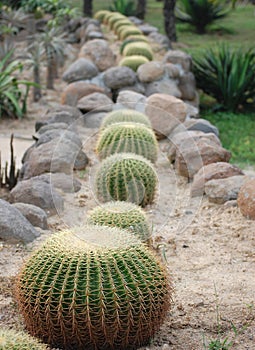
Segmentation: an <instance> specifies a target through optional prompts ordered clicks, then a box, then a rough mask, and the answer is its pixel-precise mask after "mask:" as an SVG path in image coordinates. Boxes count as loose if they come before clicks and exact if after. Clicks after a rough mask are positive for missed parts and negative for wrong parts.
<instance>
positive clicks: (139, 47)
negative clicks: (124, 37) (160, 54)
mask: <svg viewBox="0 0 255 350" xmlns="http://www.w3.org/2000/svg"><path fill="white" fill-rule="evenodd" d="M123 55H124V56H133V55H135V56H137V55H138V56H139V55H141V56H144V57H146V58H148V60H149V61H152V60H153V52H152V49H151V48H150V45H148V44H147V43H144V42H134V43H130V44H127V45H126V47H125V48H124V50H123Z"/></svg>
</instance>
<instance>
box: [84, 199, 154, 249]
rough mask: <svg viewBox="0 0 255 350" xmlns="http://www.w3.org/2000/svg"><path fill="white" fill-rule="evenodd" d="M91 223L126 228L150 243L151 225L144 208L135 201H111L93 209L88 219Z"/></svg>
mask: <svg viewBox="0 0 255 350" xmlns="http://www.w3.org/2000/svg"><path fill="white" fill-rule="evenodd" d="M87 221H88V223H89V224H93V225H102V226H110V227H120V228H123V229H126V230H128V231H130V232H132V233H133V234H135V235H136V236H137V237H139V238H140V239H141V241H142V242H146V243H149V241H150V239H151V225H150V224H149V220H148V218H147V215H146V213H145V211H144V210H143V209H141V208H140V207H139V206H137V205H136V204H134V203H128V202H120V201H115V202H109V203H104V204H102V205H100V206H97V207H95V208H94V209H92V210H91V211H90V212H89V214H88V219H87Z"/></svg>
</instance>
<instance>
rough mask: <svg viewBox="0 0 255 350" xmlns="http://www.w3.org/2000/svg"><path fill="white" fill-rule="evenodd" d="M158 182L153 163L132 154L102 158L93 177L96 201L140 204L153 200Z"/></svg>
mask: <svg viewBox="0 0 255 350" xmlns="http://www.w3.org/2000/svg"><path fill="white" fill-rule="evenodd" d="M157 184H158V179H157V173H156V171H155V169H154V167H153V165H152V163H151V162H150V161H149V160H147V159H146V158H144V157H142V156H139V155H137V154H134V153H117V154H113V155H112V156H110V157H108V158H106V159H104V160H103V161H102V163H101V164H100V167H99V168H98V171H97V174H96V180H95V187H96V195H97V198H98V199H99V201H101V202H110V201H113V200H115V201H127V202H132V203H135V204H137V205H140V206H142V207H145V206H146V205H148V204H151V203H153V201H154V199H155V196H156V190H157Z"/></svg>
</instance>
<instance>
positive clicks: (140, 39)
mask: <svg viewBox="0 0 255 350" xmlns="http://www.w3.org/2000/svg"><path fill="white" fill-rule="evenodd" d="M137 42H143V43H149V40H148V38H147V37H146V36H145V35H134V36H132V35H131V36H129V37H128V39H125V40H124V41H123V42H122V44H121V45H120V53H121V54H122V53H123V50H124V49H125V47H126V45H128V44H130V43H137Z"/></svg>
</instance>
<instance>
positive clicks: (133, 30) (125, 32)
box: [118, 26, 143, 40]
mask: <svg viewBox="0 0 255 350" xmlns="http://www.w3.org/2000/svg"><path fill="white" fill-rule="evenodd" d="M141 34H143V33H142V31H141V30H140V29H138V28H137V27H135V26H128V27H123V29H122V30H121V31H120V32H119V33H118V36H119V39H120V40H124V39H126V38H127V37H128V36H129V35H141Z"/></svg>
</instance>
